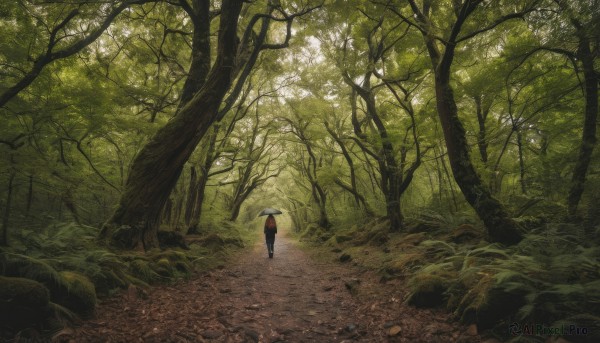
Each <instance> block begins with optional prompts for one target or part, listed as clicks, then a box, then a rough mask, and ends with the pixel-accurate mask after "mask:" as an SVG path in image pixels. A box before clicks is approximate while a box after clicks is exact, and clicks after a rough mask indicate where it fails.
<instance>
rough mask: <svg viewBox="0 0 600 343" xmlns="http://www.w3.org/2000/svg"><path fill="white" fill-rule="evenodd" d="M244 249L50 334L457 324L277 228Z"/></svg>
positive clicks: (266, 335) (344, 333)
mask: <svg viewBox="0 0 600 343" xmlns="http://www.w3.org/2000/svg"><path fill="white" fill-rule="evenodd" d="M249 250H250V251H249V252H248V254H246V255H244V256H242V257H241V258H240V259H239V261H238V262H237V263H232V264H231V266H230V267H227V268H225V269H222V270H217V271H213V272H211V273H208V274H205V275H199V276H197V277H194V278H193V279H191V280H187V281H182V282H180V283H178V284H176V285H171V286H160V287H156V288H153V289H152V290H151V291H150V292H149V296H148V297H147V299H141V298H139V297H138V296H136V295H135V294H133V293H135V292H129V293H132V294H127V293H126V292H125V293H124V294H121V295H119V296H117V297H113V298H111V299H108V300H106V301H104V302H103V303H102V304H101V305H100V306H99V308H98V314H97V317H96V318H95V319H94V320H90V321H87V322H85V323H84V324H83V325H82V326H81V327H80V328H78V329H76V330H75V331H65V332H63V334H62V335H60V339H59V340H60V341H69V340H71V341H73V342H344V341H346V342H453V341H456V339H457V338H459V335H460V331H462V330H464V328H460V327H456V325H455V324H451V322H450V321H449V319H448V315H447V314H445V313H443V311H429V310H417V309H414V308H411V307H408V306H406V305H404V304H402V301H401V299H402V294H399V293H398V291H397V289H399V288H398V287H395V286H394V284H389V283H388V284H385V285H384V284H379V283H378V282H377V280H376V278H375V276H374V275H370V274H369V273H361V272H359V271H358V270H356V268H353V267H351V266H348V265H341V264H338V263H325V262H316V261H315V260H314V259H311V258H310V257H309V256H308V255H307V254H306V253H304V252H303V251H302V250H301V249H299V248H298V247H297V246H296V245H295V243H294V242H293V240H292V239H291V238H289V237H286V236H285V234H279V235H278V237H277V241H276V242H275V257H274V258H273V259H269V258H268V256H267V251H266V248H265V246H264V243H263V242H262V241H261V242H257V243H256V245H255V246H254V247H252V248H251V249H249ZM370 280H374V281H370ZM351 293H354V295H352V294H351ZM461 338H466V337H461ZM469 338H470V339H468V340H466V341H470V342H474V341H476V340H473V338H474V337H469Z"/></svg>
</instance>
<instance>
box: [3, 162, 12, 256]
mask: <svg viewBox="0 0 600 343" xmlns="http://www.w3.org/2000/svg"><path fill="white" fill-rule="evenodd" d="M11 160H12V159H11ZM15 175H16V172H15V170H14V169H13V170H11V172H10V176H9V178H8V191H7V192H6V207H5V208H4V215H3V218H2V235H0V246H8V224H9V218H10V205H11V203H12V192H13V181H14V180H15Z"/></svg>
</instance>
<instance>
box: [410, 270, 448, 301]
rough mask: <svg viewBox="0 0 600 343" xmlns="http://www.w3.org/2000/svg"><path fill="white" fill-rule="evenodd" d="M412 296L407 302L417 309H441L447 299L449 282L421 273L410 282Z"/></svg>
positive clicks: (442, 278) (440, 277)
mask: <svg viewBox="0 0 600 343" xmlns="http://www.w3.org/2000/svg"><path fill="white" fill-rule="evenodd" d="M408 286H409V287H410V290H411V292H410V294H409V296H408V298H407V302H408V304H410V305H413V306H416V307H425V308H427V307H440V306H442V305H444V303H445V301H446V299H445V295H444V293H445V292H446V290H447V289H448V286H449V282H448V280H447V279H446V278H444V277H442V276H439V275H434V274H429V273H419V274H417V275H415V276H414V277H413V278H411V279H410V281H409V282H408Z"/></svg>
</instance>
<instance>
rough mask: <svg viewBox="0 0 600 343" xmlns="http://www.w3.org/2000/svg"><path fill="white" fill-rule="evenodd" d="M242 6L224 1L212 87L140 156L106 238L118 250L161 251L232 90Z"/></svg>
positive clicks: (235, 1) (210, 80)
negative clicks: (166, 215) (182, 179)
mask: <svg viewBox="0 0 600 343" xmlns="http://www.w3.org/2000/svg"><path fill="white" fill-rule="evenodd" d="M241 7H242V1H241V0H225V1H224V2H223V5H222V8H221V16H220V17H221V19H220V20H221V22H220V27H219V38H218V41H219V45H218V50H217V59H216V61H215V64H214V66H213V67H212V69H211V71H210V73H209V75H208V77H207V80H206V82H205V83H204V85H203V86H202V88H201V89H200V90H199V91H198V92H197V93H196V94H195V95H194V96H193V97H192V98H191V99H190V100H189V101H188V102H187V103H186V104H185V105H184V106H183V107H182V108H181V109H180V110H179V113H178V115H177V116H176V117H175V118H173V119H172V120H171V121H169V122H168V123H167V124H166V125H165V126H164V127H162V128H161V129H160V130H159V131H158V132H157V133H156V135H154V137H153V138H152V139H151V140H150V141H149V142H148V143H147V144H146V145H145V146H144V147H143V148H142V150H141V151H140V153H139V154H138V155H137V156H136V158H135V160H134V162H133V165H132V168H131V171H130V174H129V178H128V180H127V183H126V185H125V190H124V192H123V194H122V196H121V199H120V202H119V206H118V208H117V210H116V211H115V213H114V214H113V216H112V218H110V219H109V220H108V222H107V223H106V224H105V225H104V228H103V230H102V233H101V237H102V238H105V239H108V240H109V241H110V243H111V244H112V245H114V246H117V247H120V248H126V249H133V248H144V249H146V250H147V249H150V248H154V247H158V239H157V231H158V225H159V223H160V213H161V212H162V209H163V206H164V205H165V203H166V201H167V199H168V197H169V194H170V193H171V190H172V189H173V187H174V186H175V183H176V182H177V179H178V178H179V175H180V174H181V171H182V168H183V165H184V164H185V162H186V161H187V160H188V158H189V157H190V155H191V154H192V152H193V151H194V149H195V148H196V145H197V144H198V142H199V141H200V139H201V138H202V137H203V136H204V134H205V133H206V131H207V130H208V128H209V127H210V125H211V124H212V122H213V121H214V120H215V118H216V115H217V113H218V110H219V105H220V104H221V102H222V100H223V98H224V96H225V94H226V92H227V90H228V89H229V87H230V85H231V82H232V74H233V69H234V68H235V56H236V48H237V34H236V31H237V24H238V16H239V13H240V10H241Z"/></svg>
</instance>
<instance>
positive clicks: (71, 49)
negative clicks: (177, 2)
mask: <svg viewBox="0 0 600 343" xmlns="http://www.w3.org/2000/svg"><path fill="white" fill-rule="evenodd" d="M155 1H156V0H129V1H122V2H119V3H117V4H113V5H112V6H110V8H109V9H110V10H109V11H106V9H107V7H106V6H102V4H96V3H94V2H91V6H89V5H90V4H86V3H84V4H81V5H78V6H73V5H70V4H65V5H62V6H60V8H52V10H56V12H54V11H52V10H51V11H49V12H47V13H49V17H48V18H43V17H39V16H37V15H36V14H34V13H36V12H37V10H36V9H33V8H30V6H31V7H35V4H29V3H23V5H24V6H23V7H24V12H25V13H27V14H30V16H31V17H30V18H28V19H25V20H24V21H25V26H29V27H30V26H33V25H36V24H34V22H35V21H38V22H40V24H41V26H43V27H44V29H45V30H43V31H46V32H45V33H47V34H48V37H47V38H46V37H44V38H42V39H40V40H41V41H44V40H47V42H46V45H45V46H42V47H41V49H42V51H41V52H40V53H39V54H38V55H37V56H35V57H34V56H27V57H28V58H27V59H26V60H32V61H33V65H32V66H30V67H29V70H24V69H25V68H23V67H22V66H19V65H17V63H15V64H14V65H10V64H8V65H7V64H5V65H3V68H6V69H8V70H9V72H8V73H7V74H8V75H12V74H13V72H14V71H15V70H16V71H18V72H19V73H18V74H19V75H15V77H14V78H15V79H16V82H15V84H14V85H13V86H11V87H9V88H8V89H6V90H3V92H2V93H1V94H0V107H4V106H5V105H6V103H7V102H8V101H10V100H11V99H12V98H13V97H15V96H16V95H17V94H19V93H20V92H21V91H22V90H23V89H25V88H27V87H28V86H29V85H30V84H31V83H32V82H33V81H34V80H35V79H36V78H37V77H38V76H39V75H40V73H41V72H42V70H43V69H44V68H45V67H46V66H47V65H48V64H50V63H52V62H54V61H56V60H59V59H64V58H67V57H70V56H73V55H74V54H76V53H78V52H80V51H81V50H83V49H84V48H85V47H87V46H88V45H90V44H91V43H92V42H94V41H95V40H96V39H98V37H100V35H102V33H103V32H104V31H105V30H106V29H107V28H108V27H109V26H110V25H111V23H112V22H113V21H114V20H115V18H116V17H117V16H119V14H121V13H122V12H123V11H124V10H126V9H127V8H129V7H131V6H132V5H140V4H145V3H149V2H155ZM5 6H6V4H5ZM21 10H23V9H21V8H18V7H12V6H11V8H10V9H9V11H21ZM98 12H100V13H101V14H100V15H99V14H98ZM102 12H106V13H102ZM25 13H20V19H21V20H23V17H24V16H25ZM65 13H66V14H65ZM82 19H83V20H86V21H87V23H86V24H87V25H80V24H81V20H82ZM51 22H52V23H56V25H54V26H53V27H52V24H51ZM82 28H83V30H82ZM36 32H37V30H36ZM37 40H38V39H37V37H33V38H32V45H33V46H37V45H38V44H39V43H37V42H36V41H37Z"/></svg>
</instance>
